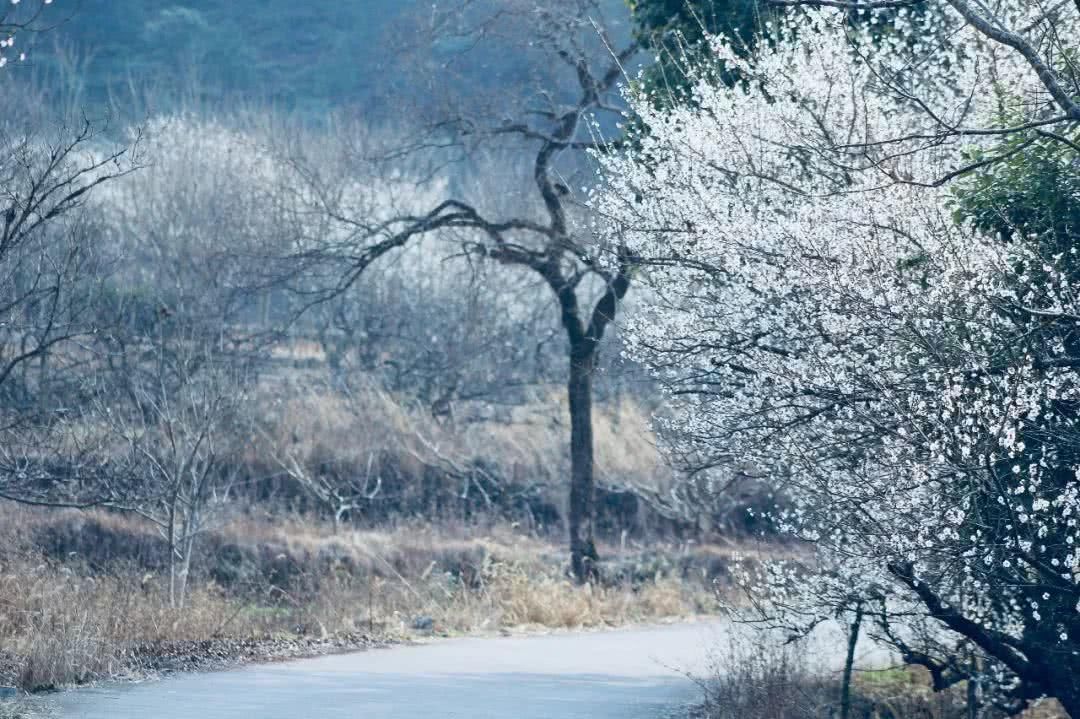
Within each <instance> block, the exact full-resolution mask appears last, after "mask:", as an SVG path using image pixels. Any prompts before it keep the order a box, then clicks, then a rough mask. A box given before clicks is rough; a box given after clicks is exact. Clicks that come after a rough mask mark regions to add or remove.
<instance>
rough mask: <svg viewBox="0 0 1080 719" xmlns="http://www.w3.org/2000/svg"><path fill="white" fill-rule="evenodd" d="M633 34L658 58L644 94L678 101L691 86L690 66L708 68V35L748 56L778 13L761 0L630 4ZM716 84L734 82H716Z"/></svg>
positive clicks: (648, 0)
mask: <svg viewBox="0 0 1080 719" xmlns="http://www.w3.org/2000/svg"><path fill="white" fill-rule="evenodd" d="M628 4H629V5H630V10H631V13H632V14H633V20H634V28H635V33H636V35H637V37H638V39H639V40H640V42H641V43H642V45H643V46H644V47H645V48H646V49H648V50H650V51H652V52H654V53H655V57H656V60H657V62H656V63H655V64H653V65H651V66H650V67H649V68H648V69H647V70H646V73H645V78H644V82H645V85H646V87H645V89H646V90H649V91H657V100H658V101H659V102H661V103H662V102H666V101H667V100H668V99H675V100H679V99H680V98H683V97H684V93H685V92H686V90H687V89H688V87H689V81H688V78H687V74H686V68H687V66H690V67H696V68H701V67H706V68H707V67H709V64H708V63H703V62H698V60H700V59H703V58H704V53H705V52H707V47H706V46H705V44H704V40H705V38H706V37H707V36H712V35H724V36H726V37H728V38H731V39H732V41H733V43H734V45H735V46H736V47H740V46H742V47H743V48H744V49H745V50H746V51H747V52H749V51H751V50H752V49H753V44H754V41H755V39H756V37H757V35H758V34H759V31H761V30H762V29H763V28H764V27H765V23H766V22H768V20H769V18H770V17H771V16H772V15H773V14H774V13H776V12H777V10H776V9H775V8H770V7H769V6H768V5H767V4H766V3H765V2H763V1H762V0H628ZM715 79H716V81H718V82H732V81H734V80H735V78H730V77H719V76H718V77H717V78H715Z"/></svg>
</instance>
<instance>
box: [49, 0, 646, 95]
mask: <svg viewBox="0 0 1080 719" xmlns="http://www.w3.org/2000/svg"><path fill="white" fill-rule="evenodd" d="M604 4H605V5H606V6H607V7H605V12H606V14H607V15H608V17H609V18H617V19H618V24H620V25H622V26H625V23H626V19H627V17H628V10H627V9H626V5H625V4H624V2H623V0H605V3H604ZM429 7H434V6H431V5H428V4H426V3H422V2H419V1H418V0H347V1H345V2H337V3H305V2H295V0H260V1H256V0H238V1H235V2H226V1H225V0H187V1H180V2H178V1H177V0H79V1H78V2H74V1H73V0H62V1H60V2H57V3H56V4H55V5H54V6H53V8H52V9H50V12H51V13H52V15H51V17H50V18H49V22H50V23H52V24H54V25H55V24H56V23H59V27H55V29H54V30H55V31H53V32H49V33H44V34H41V35H39V36H37V37H35V38H32V40H33V41H34V42H35V44H36V46H37V47H36V48H35V52H34V53H33V54H32V61H33V64H34V67H33V68H32V69H30V71H31V72H34V73H35V74H39V75H41V76H42V77H43V78H45V79H48V80H49V82H48V83H46V84H48V85H52V86H55V84H56V83H55V81H56V75H58V74H59V75H67V76H72V75H77V76H78V81H77V85H78V87H77V89H76V90H75V94H76V95H77V96H78V98H79V101H80V102H81V103H83V104H85V105H87V106H90V107H98V106H100V105H103V104H105V103H107V102H110V101H111V102H112V103H113V104H119V105H124V104H125V103H131V102H133V100H132V97H133V96H136V97H139V98H142V99H143V101H145V102H146V103H147V105H149V106H154V105H157V107H148V108H147V109H161V108H160V105H162V104H165V103H168V102H170V101H171V100H170V99H169V98H175V97H177V96H185V97H186V98H187V99H188V100H197V101H199V102H206V103H210V104H211V105H213V104H217V103H218V102H221V101H223V100H228V101H229V102H235V101H236V100H238V99H248V100H258V101H263V102H265V101H270V102H273V103H274V104H275V105H277V106H279V107H281V108H283V109H288V110H294V109H295V110H299V111H301V112H304V113H313V114H318V113H321V112H324V111H326V110H328V109H332V108H335V107H343V106H346V107H347V106H374V105H375V104H376V101H377V100H378V99H379V98H380V97H386V96H389V95H395V96H398V97H400V94H401V93H410V92H411V93H417V92H419V90H417V89H415V87H414V86H413V85H412V84H411V83H409V82H408V80H407V79H406V78H403V77H401V67H400V61H399V62H398V63H394V62H393V61H390V60H387V58H392V57H395V56H400V53H395V52H392V51H390V50H391V49H392V48H400V47H401V44H402V43H403V42H411V41H412V40H413V38H414V36H415V32H414V29H415V27H416V26H417V23H423V22H424V19H425V16H426V15H425V14H426V13H430V12H431V10H429V9H428V8H429ZM458 40H460V38H459V39H458ZM458 44H459V43H458V42H455V41H454V40H453V39H451V40H450V41H448V42H446V43H445V46H440V45H439V44H433V45H432V46H431V47H429V48H426V49H425V50H424V52H427V53H429V56H430V57H431V58H433V59H434V60H435V61H436V62H437V61H438V60H439V58H440V55H447V54H449V53H453V52H455V50H457V49H458V48H457V45H458ZM528 64H529V59H528V58H526V57H524V56H523V55H522V54H521V53H509V52H498V50H497V49H496V50H494V51H492V53H491V56H490V57H489V58H486V59H485V60H483V61H481V62H473V63H471V64H470V69H469V70H468V72H469V73H471V74H472V77H470V78H467V79H468V80H469V81H470V83H469V84H470V85H471V84H474V83H475V84H477V85H479V86H487V87H491V86H498V87H503V88H505V87H520V86H522V83H523V80H524V79H526V78H527V76H528V75H529V74H530V68H529V67H528ZM61 84H63V83H61ZM67 84H68V85H70V84H71V83H70V82H69V83H67ZM133 91H134V92H133ZM146 98H150V99H149V100H147V99H146ZM140 109H141V108H140ZM372 109H373V108H372Z"/></svg>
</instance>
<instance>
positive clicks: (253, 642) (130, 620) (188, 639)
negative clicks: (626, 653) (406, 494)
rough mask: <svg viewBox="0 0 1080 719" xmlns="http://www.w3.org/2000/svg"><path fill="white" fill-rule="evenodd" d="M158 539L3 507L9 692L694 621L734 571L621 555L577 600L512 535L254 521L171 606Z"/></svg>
mask: <svg viewBox="0 0 1080 719" xmlns="http://www.w3.org/2000/svg"><path fill="white" fill-rule="evenodd" d="M160 544H161V541H160V539H159V538H158V537H156V536H155V535H153V534H151V533H149V532H148V531H147V530H146V528H145V526H144V525H143V524H141V523H139V522H137V521H135V520H134V519H132V518H130V517H129V516H126V515H120V514H116V513H110V512H104V511H93V512H76V511H62V512H58V511H50V512H38V511H32V510H28V509H25V508H20V507H4V508H0V546H2V547H3V550H2V551H0V647H2V649H0V685H2V684H9V685H16V686H19V687H22V688H24V689H29V690H35V689H42V688H49V687H57V686H64V685H71V684H79V683H85V682H90V681H94V680H98V679H102V678H115V677H125V676H138V675H145V674H146V673H153V672H160V671H170V670H175V669H199V668H206V667H215V666H221V665H224V664H228V663H231V662H238V661H250V660H260V659H273V658H277V657H288V656H297V655H303V654H315V653H322V652H326V651H342V650H348V649H354V648H360V647H364V646H368V645H370V644H371V643H374V642H384V641H392V640H395V639H410V638H414V637H418V636H426V635H433V634H434V635H450V634H456V633H466V632H482V631H498V630H502V631H505V630H507V629H522V628H533V629H545V630H547V629H560V628H580V627H604V626H616V625H620V624H625V623H631V622H644V621H653V620H659V619H664V618H671V617H686V616H690V615H695V614H700V613H706V612H710V611H713V610H714V609H715V595H714V580H715V579H716V578H717V577H718V576H722V567H723V566H724V564H725V563H726V562H725V559H726V552H724V551H723V550H720V549H716V548H708V547H706V548H695V549H693V550H691V549H689V548H686V547H683V548H678V547H672V548H669V550H668V551H666V552H665V551H652V550H650V552H649V553H648V554H647V555H644V554H642V555H641V556H638V555H635V554H634V552H633V551H631V550H627V551H625V552H623V553H622V554H621V555H620V554H619V553H618V552H617V551H616V550H614V549H613V548H608V549H607V552H608V556H610V557H611V561H610V562H609V564H608V566H609V568H610V570H609V576H608V579H607V580H605V581H603V582H600V583H597V584H594V585H591V586H585V587H579V586H575V585H574V584H573V583H571V582H570V581H569V580H568V579H567V578H566V576H565V568H564V566H563V560H562V551H561V548H560V547H557V546H553V545H552V544H550V543H548V542H546V541H542V540H540V539H537V538H535V537H530V536H526V535H522V534H519V533H517V532H516V531H515V530H514V529H513V528H511V527H505V526H504V527H497V528H488V529H486V530H484V531H480V530H475V529H464V528H457V529H453V530H451V529H449V528H443V529H438V528H432V527H427V526H400V527H397V528H395V529H387V530H381V531H365V532H359V531H339V532H335V531H334V530H333V528H332V527H330V526H328V525H326V526H324V525H312V524H310V523H305V522H302V521H300V520H298V519H291V520H290V519H282V518H274V519H273V520H271V519H267V518H265V517H262V518H256V517H243V518H236V519H234V520H233V521H232V522H231V523H230V524H229V525H227V526H224V527H222V528H220V529H218V530H217V531H215V532H213V533H209V534H207V535H206V536H205V537H203V541H202V546H203V547H204V550H203V552H202V554H201V555H200V557H199V559H198V561H197V562H196V564H195V570H194V571H195V572H196V574H195V575H193V577H192V583H191V586H192V589H191V591H190V592H189V594H188V596H187V597H186V598H185V601H184V604H183V606H170V605H169V603H168V601H167V596H168V594H167V587H166V582H167V577H166V576H165V575H164V572H163V571H162V569H163V567H164V560H163V558H162V557H161V553H160ZM613 555H614V556H613ZM644 556H648V560H647V561H646V560H645V559H643V558H642V557H644Z"/></svg>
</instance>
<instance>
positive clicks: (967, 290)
mask: <svg viewBox="0 0 1080 719" xmlns="http://www.w3.org/2000/svg"><path fill="white" fill-rule="evenodd" d="M788 4H800V3H788ZM819 4H823V5H835V6H839V7H840V10H837V9H828V8H825V9H821V8H818V9H806V10H804V11H800V12H796V13H789V14H788V16H787V17H786V19H784V20H783V21H780V22H778V23H776V24H774V25H773V26H772V27H771V28H770V29H769V30H768V32H769V39H768V41H767V42H757V43H755V47H756V49H755V50H754V51H753V52H752V53H750V54H747V53H746V52H743V51H742V48H739V47H737V46H735V41H734V40H727V39H724V38H715V39H714V40H713V54H712V57H711V58H710V60H709V63H715V64H714V65H712V66H711V67H709V68H704V69H701V68H698V69H696V72H697V73H698V77H700V78H702V80H701V81H699V82H697V83H696V84H695V86H694V88H693V91H692V94H691V97H690V101H689V102H686V103H684V104H682V105H681V106H676V107H668V108H666V109H657V108H658V107H663V106H664V103H656V102H654V101H652V99H651V98H649V97H647V96H646V95H644V94H640V93H639V94H637V95H632V96H631V98H630V101H631V104H632V107H633V110H634V111H635V113H636V114H637V115H639V116H640V118H641V124H640V127H641V129H640V131H639V136H638V137H637V138H636V139H635V141H634V142H632V143H629V144H628V148H629V149H627V150H626V151H624V152H622V153H620V154H606V155H598V160H599V161H600V163H601V165H602V168H603V173H604V175H605V176H606V179H607V183H606V184H605V185H604V186H603V188H602V189H601V190H599V191H598V192H596V193H595V194H594V196H593V198H592V205H593V207H594V209H596V210H597V212H598V213H599V215H601V216H602V217H603V218H604V221H603V223H602V225H603V226H604V227H606V228H607V229H606V231H607V232H608V234H609V236H610V238H611V240H612V242H613V243H614V244H617V245H618V246H627V247H629V248H630V251H632V252H633V253H635V254H636V255H638V256H640V257H641V258H643V260H644V261H646V262H647V263H648V265H649V268H650V269H649V270H648V272H647V274H648V280H649V281H650V282H651V284H652V286H653V295H652V296H653V301H652V302H649V303H647V304H645V305H644V306H643V307H641V308H640V309H639V310H637V311H636V312H635V313H634V315H633V316H631V317H630V318H629V319H628V320H627V328H626V330H627V331H626V335H627V337H628V343H629V346H630V352H632V353H633V354H634V355H635V356H636V357H638V358H640V359H642V360H644V361H645V362H647V363H648V364H650V365H651V366H652V367H653V368H654V370H655V371H656V373H657V375H658V376H659V377H661V378H662V379H664V380H665V381H666V384H667V386H668V388H669V389H670V391H671V392H672V394H673V397H674V398H675V399H677V400H678V401H677V406H678V407H679V412H678V413H677V414H676V415H675V416H674V418H672V419H670V420H667V421H669V422H670V424H671V426H670V427H669V430H671V432H670V434H671V435H672V436H673V437H674V439H673V442H672V445H671V447H670V450H671V452H672V454H673V456H674V457H676V458H677V459H678V460H680V461H681V462H683V463H684V464H686V465H687V466H688V467H690V468H693V469H695V470H697V471H698V473H699V474H700V473H705V474H706V476H709V477H711V478H712V480H713V481H714V482H716V483H718V485H717V486H719V483H721V482H723V481H724V478H725V476H730V475H732V474H734V473H735V472H736V471H737V470H738V469H739V468H745V467H746V466H747V465H751V464H752V465H754V466H755V467H757V468H758V469H759V470H762V471H766V472H768V473H769V474H770V476H772V477H773V478H774V480H775V481H777V482H778V483H782V484H783V486H784V490H785V494H786V496H787V500H788V502H789V504H788V505H787V506H786V507H785V508H784V509H783V510H779V509H778V510H777V513H776V517H775V520H776V521H777V523H778V525H779V526H780V528H781V529H782V531H785V532H787V533H790V534H792V535H794V536H796V537H798V538H800V539H802V540H805V541H806V542H807V543H808V544H809V546H811V547H812V548H813V549H814V551H815V561H814V562H809V563H803V564H802V565H801V566H799V567H795V566H789V565H783V564H773V565H765V566H760V567H758V568H756V569H753V570H748V571H745V572H742V573H741V575H740V577H741V580H740V581H741V582H742V583H743V585H744V587H745V588H746V589H747V590H748V592H749V593H750V595H751V596H752V598H753V599H754V601H755V606H756V607H757V609H758V615H757V616H758V618H759V619H761V620H763V621H764V622H765V623H767V624H769V625H771V626H781V627H784V628H787V629H792V630H797V631H803V630H806V629H807V628H809V627H811V626H813V625H814V624H816V623H817V622H819V621H821V620H822V619H824V618H825V617H827V616H830V615H833V614H835V613H836V612H837V611H843V610H845V609H852V608H857V611H858V612H859V615H860V616H863V617H865V618H868V619H873V620H874V621H873V624H874V631H875V633H876V635H877V636H878V637H879V638H881V639H883V640H886V641H889V642H891V643H892V644H893V645H894V646H895V647H896V648H897V649H898V650H899V651H900V652H901V653H902V654H903V656H904V657H905V659H907V660H908V661H910V662H916V663H920V664H924V665H925V666H927V667H928V668H929V669H930V670H931V673H932V674H933V676H934V679H935V683H936V685H937V686H939V687H941V686H946V685H948V684H949V683H952V682H954V681H958V680H960V679H965V678H972V677H973V678H976V679H977V680H978V681H979V682H980V683H981V684H982V685H983V686H984V687H985V688H986V690H987V696H988V697H989V698H991V699H992V700H993V701H995V702H997V703H999V704H1001V705H1002V706H1005V707H1006V708H1009V709H1015V708H1017V707H1019V706H1023V705H1024V704H1026V703H1027V702H1029V701H1031V700H1032V699H1034V698H1036V697H1039V696H1043V695H1051V696H1055V697H1057V698H1058V699H1059V700H1060V701H1061V702H1062V703H1063V705H1064V706H1065V707H1066V708H1067V709H1068V710H1069V711H1070V712H1071V713H1072V714H1073V715H1074V716H1080V691H1078V687H1077V685H1076V682H1075V680H1074V677H1076V676H1078V675H1080V643H1078V642H1080V550H1078V548H1077V544H1078V541H1080V531H1078V529H1077V526H1076V521H1077V517H1076V515H1077V512H1078V511H1080V481H1078V473H1080V456H1078V450H1077V447H1078V446H1080V445H1078V442H1077V440H1078V439H1080V434H1078V432H1077V429H1078V428H1077V419H1078V418H1077V406H1078V405H1077V402H1078V401H1080V377H1078V376H1077V372H1076V368H1077V367H1078V366H1080V346H1078V342H1080V336H1078V335H1077V329H1076V328H1077V323H1078V322H1080V305H1078V297H1077V284H1076V281H1077V271H1078V269H1080V263H1078V257H1077V254H1076V253H1077V248H1076V244H1075V242H1068V241H1064V242H1063V241H1062V238H1061V237H1060V234H1061V232H1062V228H1060V227H1057V226H1053V224H1052V223H1051V226H1050V227H1048V228H1045V232H1040V231H1038V230H1035V231H1029V232H1021V233H1015V234H1013V235H1012V236H1011V238H1008V239H1006V238H1004V236H1003V235H1002V234H1001V233H1000V232H991V231H988V228H989V226H990V225H989V224H988V223H986V222H982V221H978V219H977V218H976V217H975V214H976V213H972V212H971V211H970V206H971V201H972V196H973V195H972V193H976V194H977V193H982V201H983V204H982V205H981V207H982V209H983V210H984V212H988V213H990V214H992V215H995V216H997V217H1001V218H1007V217H1009V216H1010V215H1009V212H1008V207H1006V206H1005V205H1007V204H1008V203H1009V202H1010V200H1009V198H1008V197H1005V198H1003V197H1001V196H1000V193H998V194H997V195H995V194H994V193H986V192H985V189H986V186H990V187H993V186H994V185H995V182H994V181H993V178H994V176H995V173H999V172H1003V170H1002V168H1005V167H1009V163H1010V162H1011V161H1014V160H1016V159H1017V158H1019V157H1024V156H1025V154H1026V153H1031V152H1034V151H1036V150H1042V151H1045V152H1051V153H1052V154H1053V156H1054V157H1055V158H1057V161H1058V163H1059V165H1060V167H1061V169H1062V171H1063V172H1072V173H1076V172H1077V166H1078V165H1077V163H1078V162H1080V159H1078V158H1080V146H1078V145H1077V142H1076V139H1077V137H1078V131H1080V126H1078V122H1080V107H1078V105H1077V100H1076V98H1077V87H1078V85H1077V79H1078V76H1077V74H1076V72H1075V69H1074V68H1073V66H1072V65H1071V64H1070V60H1069V59H1068V58H1070V57H1071V56H1072V53H1074V52H1075V49H1076V48H1075V47H1071V46H1070V44H1075V38H1076V37H1080V34H1078V32H1077V31H1078V30H1080V27H1078V26H1080V13H1078V11H1080V8H1078V7H1076V6H1074V5H1070V4H1068V3H1059V4H1055V5H1052V6H1046V7H1043V6H1042V5H1037V4H1032V3H1025V2H1005V3H1002V4H1001V7H1000V8H999V10H998V11H997V12H996V13H994V14H989V12H988V11H984V10H983V8H982V6H981V5H979V6H978V7H977V8H976V7H975V6H973V5H969V4H968V3H967V2H965V1H964V0H954V1H953V0H950V2H940V3H934V2H923V3H919V2H911V3H908V2H902V3H872V2H866V3H844V2H836V3H819ZM852 7H857V8H864V9H873V8H877V7H889V8H890V9H891V12H890V15H889V17H888V20H887V22H886V21H885V20H884V19H875V18H874V17H871V18H869V19H866V18H863V19H861V20H860V21H859V23H858V25H853V24H852V23H851V22H850V19H851V13H850V12H848V11H850V9H851V8H852ZM897 8H899V9H898V10H897ZM1070 38H1073V39H1072V40H1070ZM717 66H719V69H720V70H721V72H719V73H718V72H716V70H717ZM694 71H695V69H693V68H691V72H694ZM716 76H726V77H737V78H740V80H739V81H737V82H732V83H731V84H729V85H725V84H721V83H714V82H708V81H707V78H709V77H716ZM973 176H978V177H981V178H984V179H985V178H990V181H989V183H985V182H983V183H981V184H980V182H971V181H970V180H968V179H967V178H970V177H973ZM1013 179H1014V180H1015V179H1016V178H1013ZM1019 181H1020V182H1023V179H1022V178H1021V179H1020V180H1019ZM975 200H976V204H978V201H979V197H975ZM988 202H989V203H998V204H992V205H991V206H990V207H987V205H986V203H988ZM984 219H985V218H984ZM1073 232H1075V230H1073ZM1051 235H1053V236H1051ZM1074 237H1075V235H1074ZM730 457H735V458H737V459H738V460H739V462H738V463H737V464H733V463H732V462H731V461H730V459H729V458H730ZM808 566H809V567H811V568H810V569H808ZM973 657H975V658H973Z"/></svg>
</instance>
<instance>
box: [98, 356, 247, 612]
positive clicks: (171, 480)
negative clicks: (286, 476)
mask: <svg viewBox="0 0 1080 719" xmlns="http://www.w3.org/2000/svg"><path fill="white" fill-rule="evenodd" d="M159 352H162V353H163V354H162V356H160V357H159V358H158V359H159V361H158V362H157V363H156V364H155V365H154V366H155V367H156V368H157V369H152V370H151V371H149V372H146V373H135V374H134V375H132V376H131V377H130V378H129V384H128V387H127V393H128V395H129V396H130V397H132V398H133V399H134V400H135V401H136V402H137V405H135V406H122V405H121V406H117V405H116V404H115V403H104V402H103V403H102V404H101V405H100V406H99V417H100V419H101V421H102V422H104V423H105V424H107V425H108V427H109V428H110V430H111V432H112V434H113V435H114V437H115V439H116V445H117V446H116V449H115V450H114V451H115V452H116V456H115V457H114V458H113V461H114V462H116V463H123V464H126V465H127V466H128V467H129V468H130V469H129V470H128V471H129V472H131V473H134V474H138V475H140V476H142V477H143V483H144V489H143V492H142V494H143V496H142V497H141V498H139V500H138V501H137V502H135V503H133V504H131V505H130V506H128V507H126V508H128V509H130V510H132V511H134V512H135V513H136V514H138V515H139V516H142V517H144V518H145V519H147V520H149V521H150V522H151V523H152V524H153V525H154V526H155V527H156V528H157V529H158V531H159V533H160V534H161V537H162V538H163V539H164V540H165V542H166V546H167V549H168V567H169V603H170V604H171V605H172V606H174V607H183V606H184V602H185V597H186V593H187V585H188V578H189V576H190V574H191V568H192V559H193V557H194V554H195V545H196V541H197V539H198V537H199V536H200V535H201V534H203V533H205V532H206V531H207V530H210V529H213V528H215V527H216V526H218V525H219V524H220V522H221V520H222V519H223V517H224V514H225V512H226V510H227V509H228V507H229V506H230V498H231V493H232V490H233V486H234V483H235V481H236V479H237V476H238V474H239V471H240V468H241V467H242V466H243V463H242V457H241V455H242V453H243V451H244V449H245V448H246V446H247V445H248V442H249V438H250V431H246V427H247V423H246V419H247V417H246V414H245V412H244V404H245V400H246V394H245V388H244V385H245V377H244V375H243V373H242V372H241V371H239V370H238V369H236V368H235V367H231V366H229V365H228V364H227V363H224V364H223V363H222V361H221V358H220V357H217V356H215V354H214V352H213V350H212V348H209V347H206V346H204V345H200V344H199V343H198V342H197V341H196V342H193V343H190V346H188V347H182V348H173V351H172V352H170V353H169V354H167V355H166V354H164V348H159Z"/></svg>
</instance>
